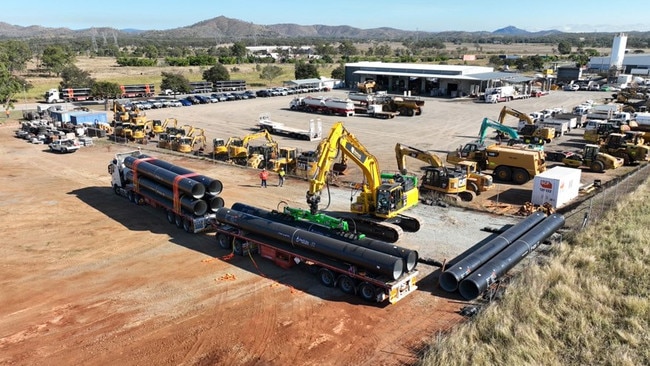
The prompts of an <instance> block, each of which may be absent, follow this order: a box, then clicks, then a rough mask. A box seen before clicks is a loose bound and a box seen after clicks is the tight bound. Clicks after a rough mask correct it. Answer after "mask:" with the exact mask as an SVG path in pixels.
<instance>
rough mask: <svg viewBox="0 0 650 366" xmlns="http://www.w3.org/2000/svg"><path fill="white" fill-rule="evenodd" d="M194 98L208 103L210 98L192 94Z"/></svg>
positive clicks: (202, 102)
mask: <svg viewBox="0 0 650 366" xmlns="http://www.w3.org/2000/svg"><path fill="white" fill-rule="evenodd" d="M194 97H195V98H196V99H198V100H199V103H201V104H210V103H211V102H210V99H209V98H208V97H206V96H205V95H195V96H194Z"/></svg>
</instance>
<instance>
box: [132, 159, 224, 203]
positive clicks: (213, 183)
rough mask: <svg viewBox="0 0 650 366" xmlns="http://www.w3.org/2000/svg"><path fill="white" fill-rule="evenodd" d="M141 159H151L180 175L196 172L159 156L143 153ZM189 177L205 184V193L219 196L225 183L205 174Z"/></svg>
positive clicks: (151, 161)
mask: <svg viewBox="0 0 650 366" xmlns="http://www.w3.org/2000/svg"><path fill="white" fill-rule="evenodd" d="M138 158H139V159H151V160H147V161H148V162H149V163H151V164H153V165H155V166H159V167H161V168H163V169H167V170H169V171H170V172H173V173H176V174H180V175H186V174H196V173H194V172H193V171H191V170H189V169H185V168H183V167H180V166H178V165H174V164H172V163H170V162H167V161H164V160H159V159H157V158H154V157H152V156H149V155H145V154H142V155H140V156H138ZM188 178H190V179H192V180H195V181H197V182H200V183H201V184H203V186H205V193H207V194H210V195H213V196H218V195H219V194H220V193H221V191H222V190H223V184H221V181H220V180H218V179H214V178H210V177H207V176H205V175H201V174H198V175H194V176H189V177H188Z"/></svg>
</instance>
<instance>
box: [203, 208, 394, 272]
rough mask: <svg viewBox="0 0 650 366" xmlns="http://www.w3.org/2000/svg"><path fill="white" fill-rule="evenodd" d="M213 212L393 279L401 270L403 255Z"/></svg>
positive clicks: (239, 215)
mask: <svg viewBox="0 0 650 366" xmlns="http://www.w3.org/2000/svg"><path fill="white" fill-rule="evenodd" d="M215 215H216V220H217V221H219V222H221V223H224V224H229V225H232V226H235V227H238V228H241V229H243V230H247V231H250V232H251V233H254V234H258V235H260V236H264V237H266V238H269V239H274V240H279V241H282V242H284V243H287V244H290V245H293V246H296V247H300V248H303V249H306V250H309V251H312V252H315V253H320V254H323V255H325V256H327V257H329V258H336V259H339V260H341V261H343V262H345V263H348V264H352V265H355V266H358V267H359V268H362V269H365V270H368V271H370V272H373V273H375V274H381V275H385V276H388V277H390V278H391V279H392V280H396V279H398V278H399V277H400V276H401V275H402V273H403V272H404V265H403V261H402V258H398V257H395V256H392V255H388V254H384V253H380V252H377V251H374V250H371V249H366V248H363V247H360V246H357V245H353V244H349V243H346V242H344V241H341V240H337V239H334V238H329V237H326V236H323V235H318V234H315V233H311V232H309V231H306V230H301V229H297V228H295V227H292V226H289V225H285V224H281V223H279V222H274V221H271V220H267V219H264V218H261V217H258V216H254V215H250V214H247V213H244V212H240V211H235V210H231V209H229V208H225V207H224V208H220V209H217V211H216V213H215Z"/></svg>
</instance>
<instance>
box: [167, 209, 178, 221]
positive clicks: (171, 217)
mask: <svg viewBox="0 0 650 366" xmlns="http://www.w3.org/2000/svg"><path fill="white" fill-rule="evenodd" d="M174 216H175V215H174V211H172V210H168V211H167V221H169V223H170V224H173V223H174V222H175V221H176V218H175V217H174Z"/></svg>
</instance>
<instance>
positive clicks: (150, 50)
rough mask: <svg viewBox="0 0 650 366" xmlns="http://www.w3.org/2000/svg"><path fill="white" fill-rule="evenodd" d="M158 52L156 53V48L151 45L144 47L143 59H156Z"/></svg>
mask: <svg viewBox="0 0 650 366" xmlns="http://www.w3.org/2000/svg"><path fill="white" fill-rule="evenodd" d="M159 54H160V52H158V48H157V47H156V46H154V45H152V44H148V45H146V46H145V47H144V57H146V58H151V59H154V58H158V55H159Z"/></svg>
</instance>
